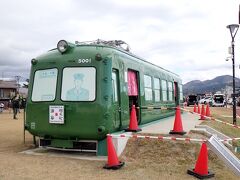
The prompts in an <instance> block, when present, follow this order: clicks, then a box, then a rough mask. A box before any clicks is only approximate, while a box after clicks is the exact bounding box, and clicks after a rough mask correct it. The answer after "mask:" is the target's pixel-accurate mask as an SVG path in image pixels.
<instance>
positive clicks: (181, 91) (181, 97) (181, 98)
mask: <svg viewBox="0 0 240 180" xmlns="http://www.w3.org/2000/svg"><path fill="white" fill-rule="evenodd" d="M179 89H180V100H181V101H183V89H182V85H179Z"/></svg>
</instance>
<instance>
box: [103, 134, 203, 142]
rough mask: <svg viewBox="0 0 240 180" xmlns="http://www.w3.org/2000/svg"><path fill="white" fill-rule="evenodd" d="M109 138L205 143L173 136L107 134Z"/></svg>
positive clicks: (200, 140) (201, 140) (199, 140)
mask: <svg viewBox="0 0 240 180" xmlns="http://www.w3.org/2000/svg"><path fill="white" fill-rule="evenodd" d="M107 136H111V137H121V138H125V137H127V138H141V139H158V140H172V141H186V142H206V141H207V139H193V138H179V137H173V136H167V137H166V136H143V135H136V134H133V135H130V134H119V135H116V134H107Z"/></svg>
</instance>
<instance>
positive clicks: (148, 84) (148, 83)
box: [144, 75, 152, 101]
mask: <svg viewBox="0 0 240 180" xmlns="http://www.w3.org/2000/svg"><path fill="white" fill-rule="evenodd" d="M144 91H145V100H146V101H152V78H151V76H148V75H144Z"/></svg>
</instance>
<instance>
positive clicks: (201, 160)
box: [187, 143, 214, 179]
mask: <svg viewBox="0 0 240 180" xmlns="http://www.w3.org/2000/svg"><path fill="white" fill-rule="evenodd" d="M187 173H188V174H190V175H193V176H195V177H197V178H199V179H206V178H211V177H214V174H213V173H211V172H209V171H208V150H207V145H206V143H203V144H202V147H201V150H200V153H199V155H198V159H197V162H196V165H195V168H194V169H191V170H187Z"/></svg>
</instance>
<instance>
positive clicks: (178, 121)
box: [169, 106, 186, 135]
mask: <svg viewBox="0 0 240 180" xmlns="http://www.w3.org/2000/svg"><path fill="white" fill-rule="evenodd" d="M169 134H180V135H184V134H186V132H185V131H183V127H182V118H181V110H180V107H179V106H178V107H177V108H176V112H175V121H174V126H173V130H171V131H170V132H169Z"/></svg>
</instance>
